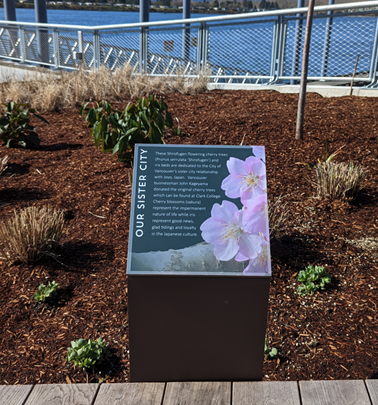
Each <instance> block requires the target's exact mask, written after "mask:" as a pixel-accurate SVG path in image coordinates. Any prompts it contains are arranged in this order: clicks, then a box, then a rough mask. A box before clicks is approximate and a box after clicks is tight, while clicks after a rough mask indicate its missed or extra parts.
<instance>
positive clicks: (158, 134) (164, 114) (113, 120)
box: [80, 94, 180, 161]
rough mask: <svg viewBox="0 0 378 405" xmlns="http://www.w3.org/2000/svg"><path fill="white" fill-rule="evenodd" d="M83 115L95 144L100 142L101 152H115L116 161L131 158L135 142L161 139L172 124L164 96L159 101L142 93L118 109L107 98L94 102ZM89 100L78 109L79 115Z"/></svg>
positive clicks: (162, 141) (161, 141)
mask: <svg viewBox="0 0 378 405" xmlns="http://www.w3.org/2000/svg"><path fill="white" fill-rule="evenodd" d="M94 104H95V107H94V108H90V109H89V110H88V112H87V114H86V116H85V120H86V121H87V122H88V126H89V127H91V128H92V132H91V136H92V138H93V140H94V143H95V145H96V146H97V147H99V146H100V145H101V148H102V150H103V151H104V152H110V153H112V154H116V153H117V154H118V160H119V161H128V160H131V159H132V153H133V147H134V145H135V144H136V143H158V144H162V143H164V130H165V128H171V129H172V130H173V131H174V132H175V133H177V134H179V133H180V127H178V128H175V127H174V125H173V121H172V117H171V115H170V114H169V112H168V106H167V104H166V103H165V102H164V100H163V99H161V100H160V102H159V101H158V100H157V99H156V98H155V95H153V94H152V95H151V96H149V97H148V98H147V97H141V98H140V99H139V100H138V102H137V103H136V104H133V103H129V104H128V105H127V106H126V108H125V109H124V110H123V111H121V110H118V109H113V107H112V105H111V104H110V103H109V102H108V101H99V102H94ZM88 105H89V103H86V104H84V105H83V107H82V108H81V110H80V113H81V115H82V116H84V114H85V111H86V109H87V107H88Z"/></svg>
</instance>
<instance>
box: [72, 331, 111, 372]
mask: <svg viewBox="0 0 378 405" xmlns="http://www.w3.org/2000/svg"><path fill="white" fill-rule="evenodd" d="M108 354H109V348H108V346H107V345H105V342H104V341H103V340H102V339H101V338H98V339H97V340H96V341H94V340H91V339H89V340H88V342H87V341H86V340H85V339H79V340H76V341H72V342H71V347H69V348H68V356H67V360H68V361H72V362H73V363H74V366H75V367H76V366H77V367H79V368H82V369H84V370H87V369H89V368H91V367H93V366H94V365H95V364H101V363H102V362H103V361H104V360H106V358H107V357H108Z"/></svg>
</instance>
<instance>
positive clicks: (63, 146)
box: [39, 143, 84, 152]
mask: <svg viewBox="0 0 378 405" xmlns="http://www.w3.org/2000/svg"><path fill="white" fill-rule="evenodd" d="M83 147H84V145H83V144H81V143H55V144H54V145H41V147H40V148H39V150H41V151H48V152H55V151H57V150H67V149H71V150H77V149H82V148H83Z"/></svg>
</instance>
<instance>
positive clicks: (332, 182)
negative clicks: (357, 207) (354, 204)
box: [314, 160, 366, 200]
mask: <svg viewBox="0 0 378 405" xmlns="http://www.w3.org/2000/svg"><path fill="white" fill-rule="evenodd" d="M314 172H315V182H316V187H317V196H318V197H319V198H325V199H329V200H336V199H340V200H352V199H354V198H355V197H356V196H357V194H358V192H359V191H360V190H361V188H362V185H363V181H364V179H365V177H366V173H365V171H364V169H363V167H362V166H360V165H355V164H354V163H353V162H352V161H351V162H349V163H336V162H332V161H330V160H327V161H325V162H319V163H318V164H317V165H316V166H315V169H314Z"/></svg>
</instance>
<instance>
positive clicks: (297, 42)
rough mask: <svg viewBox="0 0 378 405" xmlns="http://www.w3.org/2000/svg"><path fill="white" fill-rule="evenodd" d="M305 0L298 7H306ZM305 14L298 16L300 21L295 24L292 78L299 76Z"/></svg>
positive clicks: (299, 0)
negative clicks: (303, 17)
mask: <svg viewBox="0 0 378 405" xmlns="http://www.w3.org/2000/svg"><path fill="white" fill-rule="evenodd" d="M304 4H305V2H304V0H298V3H297V7H298V8H301V7H304ZM302 16H303V14H297V18H298V20H297V21H296V23H295V39H294V54H293V61H292V66H291V76H298V70H299V60H300V57H301V44H302V30H303V20H302V18H301V17H302ZM295 83H296V80H291V82H290V84H295Z"/></svg>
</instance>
